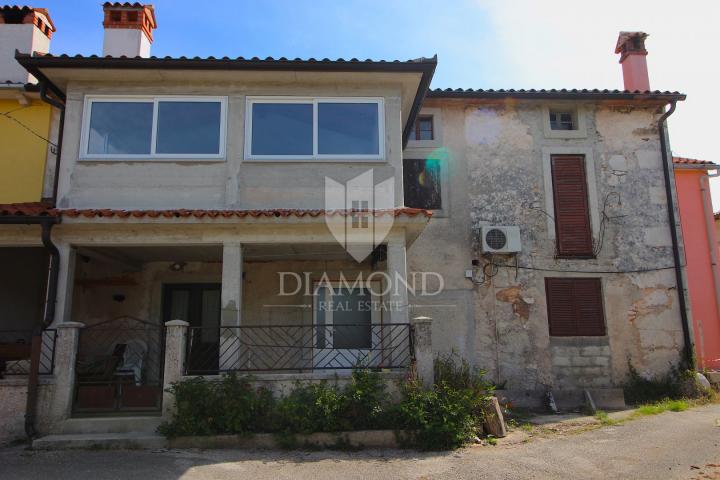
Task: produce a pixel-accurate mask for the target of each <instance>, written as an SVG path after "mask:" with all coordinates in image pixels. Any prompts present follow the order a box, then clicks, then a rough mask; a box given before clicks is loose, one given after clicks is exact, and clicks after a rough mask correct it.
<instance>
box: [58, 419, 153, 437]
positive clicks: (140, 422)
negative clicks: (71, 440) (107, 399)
mask: <svg viewBox="0 0 720 480" xmlns="http://www.w3.org/2000/svg"><path fill="white" fill-rule="evenodd" d="M161 422H162V417H151V416H136V417H84V418H69V419H67V420H65V421H64V422H63V423H62V425H61V427H60V429H59V430H60V431H59V432H57V433H60V434H86V433H131V432H135V433H152V434H154V433H155V432H156V431H157V427H158V425H160V423H161Z"/></svg>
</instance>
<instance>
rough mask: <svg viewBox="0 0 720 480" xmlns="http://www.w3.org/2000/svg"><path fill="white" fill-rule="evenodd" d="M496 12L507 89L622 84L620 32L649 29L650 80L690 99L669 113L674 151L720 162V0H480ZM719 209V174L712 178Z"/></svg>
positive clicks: (655, 86) (494, 21)
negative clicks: (617, 50) (618, 49)
mask: <svg viewBox="0 0 720 480" xmlns="http://www.w3.org/2000/svg"><path fill="white" fill-rule="evenodd" d="M475 2H476V4H477V5H478V6H479V7H480V8H481V9H483V10H484V11H485V12H486V13H487V15H489V17H490V19H491V21H492V24H493V25H494V28H495V34H496V35H495V36H496V38H497V40H496V41H497V43H496V45H498V47H499V48H500V49H501V50H502V56H503V58H504V59H505V60H506V62H507V63H508V66H507V69H508V71H509V72H511V75H512V77H513V79H512V81H511V82H510V83H512V84H511V85H504V86H506V87H528V88H530V87H535V88H538V87H539V88H543V87H544V88H563V87H566V88H575V87H580V88H582V87H588V88H622V75H621V71H620V65H619V64H618V58H617V55H615V54H614V53H613V50H614V47H615V41H616V39H617V34H618V32H619V31H621V30H642V31H644V32H647V33H649V34H650V37H649V38H648V40H647V42H646V47H647V49H648V52H649V55H648V69H649V71H650V86H651V87H652V88H653V89H661V90H678V91H681V92H683V93H687V95H688V99H687V101H685V102H681V103H680V104H679V105H678V108H677V111H676V113H675V114H673V116H672V117H670V120H669V126H670V142H671V145H672V149H673V152H674V153H675V154H676V155H681V156H685V157H690V158H700V159H707V160H713V161H715V162H717V163H720V147H719V146H718V141H717V137H718V136H719V135H720V132H719V130H718V127H717V126H718V121H717V118H718V113H719V108H718V107H720V102H719V101H718V92H720V81H719V79H720V62H719V61H718V58H719V57H720V35H718V30H717V21H718V18H720V2H717V1H699V0H686V1H684V2H677V1H670V0H654V1H653V0H650V1H627V0H625V1H620V0H605V1H602V2H595V1H583V0H575V1H565V0H545V1H535V0H506V1H501V0H475ZM713 203H714V205H715V209H716V210H720V180H718V181H713Z"/></svg>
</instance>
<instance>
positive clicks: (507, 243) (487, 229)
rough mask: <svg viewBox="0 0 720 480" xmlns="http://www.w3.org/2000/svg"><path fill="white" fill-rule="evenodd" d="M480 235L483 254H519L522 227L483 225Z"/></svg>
mask: <svg viewBox="0 0 720 480" xmlns="http://www.w3.org/2000/svg"><path fill="white" fill-rule="evenodd" d="M480 235H482V251H483V253H517V252H519V251H520V227H517V226H512V227H499V226H495V225H483V226H482V228H481V230H480Z"/></svg>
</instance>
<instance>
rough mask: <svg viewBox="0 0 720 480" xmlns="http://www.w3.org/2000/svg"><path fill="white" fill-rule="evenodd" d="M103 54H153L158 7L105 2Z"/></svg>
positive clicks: (132, 55)
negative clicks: (151, 51)
mask: <svg viewBox="0 0 720 480" xmlns="http://www.w3.org/2000/svg"><path fill="white" fill-rule="evenodd" d="M103 13H104V15H105V18H104V19H103V27H105V39H104V40H103V55H104V56H108V55H109V56H111V57H122V56H125V57H149V56H150V45H151V44H152V41H153V36H152V32H153V30H155V29H156V28H157V23H156V22H155V9H154V8H153V6H152V5H143V4H141V3H129V2H125V3H120V2H105V3H104V4H103Z"/></svg>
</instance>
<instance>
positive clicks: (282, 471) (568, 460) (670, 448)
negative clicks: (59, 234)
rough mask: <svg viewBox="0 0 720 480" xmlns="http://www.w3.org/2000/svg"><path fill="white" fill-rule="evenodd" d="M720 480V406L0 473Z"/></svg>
mask: <svg viewBox="0 0 720 480" xmlns="http://www.w3.org/2000/svg"><path fill="white" fill-rule="evenodd" d="M28 478H41V479H51V480H64V479H76V478H77V479H82V480H90V479H92V480H95V479H125V478H129V479H133V480H144V479H152V480H164V479H231V478H232V479H251V480H260V479H266V478H268V479H270V478H273V479H275V478H304V479H309V480H320V479H326V478H327V479H333V480H337V479H344V478H358V479H366V478H383V479H384V478H453V479H455V478H503V479H515V478H517V479H520V478H522V479H525V478H551V479H555V478H572V479H586V478H587V479H592V478H598V479H607V478H622V479H643V478H647V479H672V478H682V479H697V480H700V479H705V480H706V479H720V405H710V406H705V407H701V408H696V409H692V410H688V411H686V412H682V413H672V412H668V413H664V414H661V415H657V416H655V417H647V418H643V419H640V420H636V421H632V422H629V423H626V424H624V425H620V426H612V427H603V428H601V429H598V430H593V431H590V432H586V433H581V434H574V435H567V436H560V437H554V438H546V439H533V440H532V441H529V442H527V443H520V444H514V445H506V446H496V447H489V446H488V447H481V446H477V447H471V448H467V449H464V450H462V451H459V452H452V453H442V454H438V453H418V452H407V451H378V450H368V451H362V452H352V453H348V452H263V451H234V450H215V451H193V450H182V451H178V450H174V451H161V452H151V451H65V452H29V451H24V450H23V449H21V448H17V447H16V448H8V449H4V450H0V479H2V480H10V479H28Z"/></svg>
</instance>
